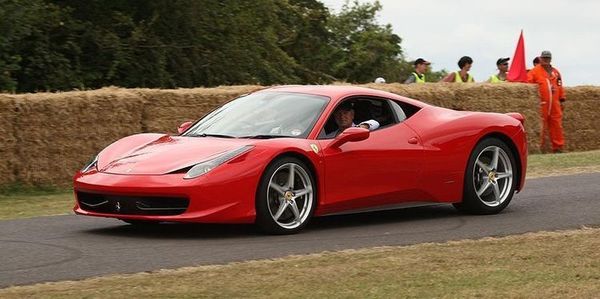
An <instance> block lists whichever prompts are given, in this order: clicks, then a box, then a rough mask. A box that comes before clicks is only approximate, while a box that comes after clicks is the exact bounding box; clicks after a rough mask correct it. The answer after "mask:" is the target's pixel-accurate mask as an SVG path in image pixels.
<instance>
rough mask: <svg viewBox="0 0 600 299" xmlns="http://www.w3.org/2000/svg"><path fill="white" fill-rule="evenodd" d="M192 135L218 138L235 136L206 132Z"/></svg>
mask: <svg viewBox="0 0 600 299" xmlns="http://www.w3.org/2000/svg"><path fill="white" fill-rule="evenodd" d="M193 137H219V138H235V136H230V135H223V134H207V133H202V134H198V135H193Z"/></svg>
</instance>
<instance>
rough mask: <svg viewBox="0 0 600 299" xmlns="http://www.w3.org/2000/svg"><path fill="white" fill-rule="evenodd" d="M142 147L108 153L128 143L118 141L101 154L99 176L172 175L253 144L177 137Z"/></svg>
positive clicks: (159, 137) (164, 137)
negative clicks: (103, 173)
mask: <svg viewBox="0 0 600 299" xmlns="http://www.w3.org/2000/svg"><path fill="white" fill-rule="evenodd" d="M153 137H155V138H151V140H149V141H148V140H144V142H142V143H141V144H139V143H137V144H131V148H132V149H130V150H126V151H122V153H118V154H115V153H111V147H113V148H115V151H117V150H116V149H119V148H123V146H124V144H119V142H123V143H129V142H128V141H127V140H121V141H117V142H116V143H115V144H114V145H113V146H110V147H108V148H107V149H106V150H105V151H103V153H101V155H100V157H99V161H98V169H99V170H100V172H105V173H112V174H130V175H160V174H167V173H171V172H174V171H177V170H180V169H183V168H187V167H189V166H193V165H195V164H197V163H199V162H203V161H206V160H209V159H211V158H213V157H215V156H217V155H219V154H221V153H224V152H227V151H230V150H234V149H237V148H239V147H242V146H245V145H249V144H252V141H251V140H247V139H225V138H214V137H180V136H169V135H154V136H153ZM127 145H128V144H125V146H127Z"/></svg>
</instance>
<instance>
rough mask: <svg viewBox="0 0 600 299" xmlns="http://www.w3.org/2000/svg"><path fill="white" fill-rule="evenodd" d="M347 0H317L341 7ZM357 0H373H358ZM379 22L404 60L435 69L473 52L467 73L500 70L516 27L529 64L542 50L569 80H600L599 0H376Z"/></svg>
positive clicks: (478, 76)
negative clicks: (395, 38)
mask: <svg viewBox="0 0 600 299" xmlns="http://www.w3.org/2000/svg"><path fill="white" fill-rule="evenodd" d="M345 1H346V0H321V2H323V3H324V4H325V5H326V6H327V7H329V8H330V9H331V10H333V12H339V11H340V9H341V7H342V5H343V4H344V3H345ZM359 2H361V3H364V2H373V1H372V0H359ZM379 2H380V3H381V4H382V6H383V9H382V10H381V12H380V13H379V16H378V21H379V23H380V24H391V25H392V28H393V29H394V33H396V34H397V35H399V36H400V37H401V38H402V43H401V46H402V48H403V51H404V55H405V56H406V58H407V59H408V60H414V59H417V58H419V57H422V58H425V59H426V60H428V61H431V62H432V69H433V70H440V69H446V70H448V71H457V70H458V66H457V62H458V59H459V58H460V57H462V56H465V55H467V56H470V57H472V58H473V60H474V63H473V67H472V68H471V74H472V75H473V76H474V77H475V80H476V81H485V80H487V79H488V78H489V77H490V76H491V75H492V74H494V73H495V72H497V70H496V60H497V59H498V58H500V57H510V58H511V59H512V57H513V54H514V51H515V47H516V44H517V40H518V38H519V34H520V32H521V30H523V36H524V39H525V57H526V62H527V66H528V67H530V66H531V63H532V62H531V61H532V60H533V58H535V57H536V56H538V55H539V54H540V53H541V51H542V50H549V51H551V52H552V55H553V58H552V64H553V66H554V67H556V68H557V69H558V70H559V71H560V72H561V74H562V77H563V82H564V84H565V85H567V86H577V85H600V59H597V58H596V54H599V53H600V17H599V15H598V12H599V11H600V1H596V0H576V1H575V0H573V1H567V0H545V1H540V0H527V1H526V0H505V1H485V0H479V1H471V0H453V1H447V0H446V1H442V0H432V1H417V0H413V1H399V0H380V1H379Z"/></svg>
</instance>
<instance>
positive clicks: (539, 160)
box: [527, 150, 600, 178]
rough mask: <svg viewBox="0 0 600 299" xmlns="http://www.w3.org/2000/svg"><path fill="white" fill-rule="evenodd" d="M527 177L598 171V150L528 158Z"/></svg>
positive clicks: (599, 163)
mask: <svg viewBox="0 0 600 299" xmlns="http://www.w3.org/2000/svg"><path fill="white" fill-rule="evenodd" d="M528 161H529V165H528V167H527V177H528V178H534V177H542V176H552V175H564V174H572V173H583V172H599V171H600V150H597V151H589V152H572V153H564V154H545V155H531V156H529V160H528Z"/></svg>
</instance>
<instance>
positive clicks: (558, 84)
mask: <svg viewBox="0 0 600 299" xmlns="http://www.w3.org/2000/svg"><path fill="white" fill-rule="evenodd" d="M527 81H528V82H529V83H535V84H537V85H538V89H539V94H540V108H541V110H540V115H541V116H542V125H543V126H542V132H541V145H540V146H541V149H543V148H544V144H545V136H546V132H549V133H550V142H551V143H552V150H553V151H559V150H562V148H563V146H564V145H565V138H564V135H563V128H562V108H561V106H560V104H561V101H564V100H565V91H564V89H563V86H562V77H561V76H560V72H558V70H557V69H555V68H552V70H551V72H550V73H548V72H547V71H546V69H544V67H543V66H542V65H540V64H538V65H537V66H535V67H534V68H533V69H531V70H530V71H529V73H527Z"/></svg>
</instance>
